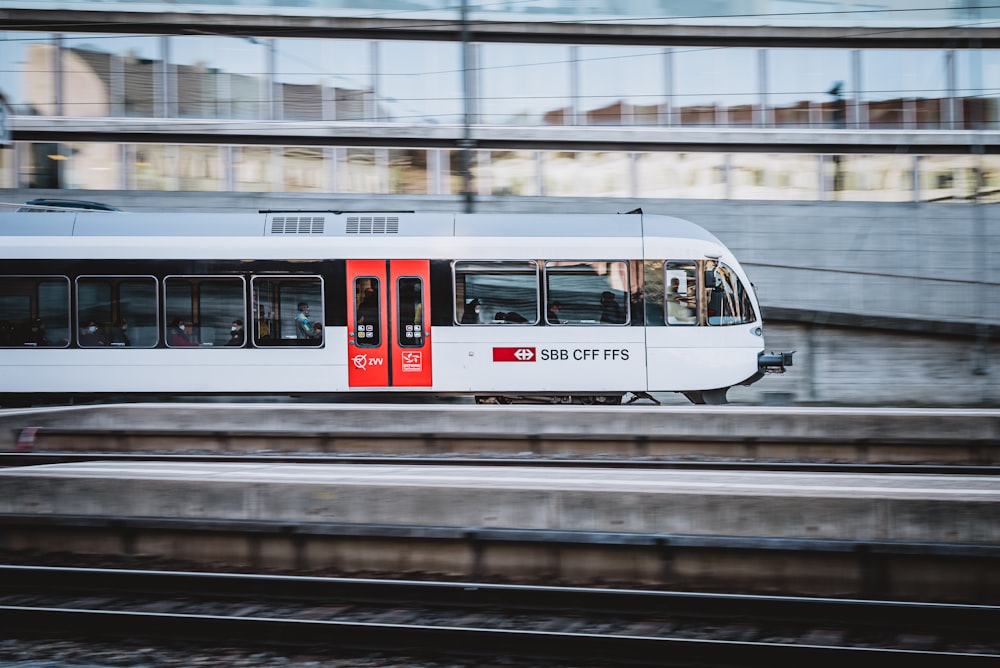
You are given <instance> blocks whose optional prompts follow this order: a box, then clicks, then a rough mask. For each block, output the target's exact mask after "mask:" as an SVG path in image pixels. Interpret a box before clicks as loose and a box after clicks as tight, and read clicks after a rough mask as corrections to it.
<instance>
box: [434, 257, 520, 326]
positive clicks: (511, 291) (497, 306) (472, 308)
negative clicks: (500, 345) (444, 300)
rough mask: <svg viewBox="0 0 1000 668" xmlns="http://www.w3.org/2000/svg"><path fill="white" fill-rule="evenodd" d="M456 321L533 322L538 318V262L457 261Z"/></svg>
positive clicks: (501, 323)
mask: <svg viewBox="0 0 1000 668" xmlns="http://www.w3.org/2000/svg"><path fill="white" fill-rule="evenodd" d="M454 272H455V322H458V323H460V324H463V325H477V324H483V323H486V324H494V325H508V324H514V325H534V324H535V323H537V322H538V263H537V262H534V261H510V262H499V261H498V262H491V261H486V262H456V263H455V265H454Z"/></svg>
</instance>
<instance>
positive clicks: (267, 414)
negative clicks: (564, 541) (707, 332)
mask: <svg viewBox="0 0 1000 668" xmlns="http://www.w3.org/2000/svg"><path fill="white" fill-rule="evenodd" d="M26 427H41V428H43V429H44V428H63V429H68V428H73V429H91V430H99V429H107V430H112V429H114V430H128V429H134V430H161V431H163V430H170V431H174V432H185V431H192V430H194V431H214V432H218V433H228V434H233V435H238V434H241V433H247V432H267V433H270V434H277V435H281V434H288V435H304V434H329V435H334V436H336V435H367V436H370V435H371V434H372V433H378V434H383V435H385V436H392V435H398V436H401V437H404V436H405V437H410V436H414V435H417V436H426V437H435V436H447V437H450V438H455V437H461V436H471V437H484V436H485V437H492V438H507V439H532V438H534V439H546V438H562V439H568V438H572V439H577V440H581V441H582V440H588V439H589V440H609V439H614V440H620V441H622V442H630V441H636V440H642V441H650V440H664V439H676V440H685V441H727V442H754V443H775V442H799V443H803V442H810V443H819V442H824V441H825V442H840V443H844V442H847V443H851V442H853V443H861V444H869V443H870V444H880V443H906V444H912V445H920V444H942V443H943V444H955V445H961V446H969V445H971V446H976V447H978V446H995V445H997V444H998V443H1000V410H996V409H981V410H979V409H894V408H805V407H760V406H651V405H630V406H613V407H598V406H477V405H441V404H388V403H385V404H374V405H373V404H364V405H359V404H335V403H334V404H304V403H293V404H274V403H162V404H161V403H152V404H148V403H147V404H117V405H115V404H112V405H94V406H74V407H52V408H30V409H6V410H0V448H3V447H5V446H6V447H7V448H8V449H14V447H15V445H16V441H17V438H18V435H19V434H20V433H21V430H23V429H24V428H26Z"/></svg>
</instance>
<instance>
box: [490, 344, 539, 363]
mask: <svg viewBox="0 0 1000 668" xmlns="http://www.w3.org/2000/svg"><path fill="white" fill-rule="evenodd" d="M535 359H536V356H535V349H534V348H525V347H521V348H494V349H493V361H494V362H534V361H535Z"/></svg>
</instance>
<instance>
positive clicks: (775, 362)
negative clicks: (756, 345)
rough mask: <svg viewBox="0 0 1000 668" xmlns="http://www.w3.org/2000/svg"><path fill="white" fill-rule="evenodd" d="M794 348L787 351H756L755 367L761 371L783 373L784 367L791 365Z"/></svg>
mask: <svg viewBox="0 0 1000 668" xmlns="http://www.w3.org/2000/svg"><path fill="white" fill-rule="evenodd" d="M794 354H795V351H794V350H790V351H787V352H780V353H775V352H770V353H764V352H760V353H757V369H758V370H759V371H760V372H761V373H785V369H786V367H790V366H792V355H794Z"/></svg>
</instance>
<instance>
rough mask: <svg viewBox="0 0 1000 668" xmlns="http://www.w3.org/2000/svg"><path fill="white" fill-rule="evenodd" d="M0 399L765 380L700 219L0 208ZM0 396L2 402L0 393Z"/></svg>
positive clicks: (526, 394)
mask: <svg viewBox="0 0 1000 668" xmlns="http://www.w3.org/2000/svg"><path fill="white" fill-rule="evenodd" d="M0 237H2V239H3V242H2V244H0V395H2V396H3V397H4V399H5V402H6V403H14V402H21V403H23V402H24V401H25V400H26V399H27V398H39V397H51V396H60V397H66V396H74V395H88V396H92V395H102V394H106V395H114V396H121V395H128V394H136V395H150V396H166V395H185V396H190V395H197V394H204V395H233V394H262V395H281V394H294V395H302V394H306V393H319V394H329V393H350V392H378V393H384V392H407V393H412V392H420V393H431V394H435V395H448V394H462V395H473V396H475V397H477V400H478V401H480V402H500V403H506V402H508V401H550V402H580V403H593V402H598V403H619V402H621V401H622V398H623V397H625V396H632V397H636V396H645V395H647V394H648V393H651V392H681V393H684V394H685V395H686V396H687V397H688V398H689V399H690V400H691V401H693V402H695V403H723V402H725V400H726V391H727V390H728V389H729V388H730V387H732V386H734V385H741V384H742V385H746V384H750V383H753V382H756V381H757V380H759V379H760V378H762V377H763V376H764V375H765V373H768V372H783V371H784V370H785V367H786V366H789V365H790V364H791V353H775V354H765V353H764V339H763V331H762V327H763V324H762V322H761V318H760V305H759V304H758V302H757V298H756V296H755V294H754V292H753V289H752V287H751V284H750V281H749V279H748V278H747V276H746V275H745V273H744V271H743V269H742V268H741V267H740V265H739V262H737V260H736V258H735V257H733V255H732V253H731V252H730V251H729V250H728V249H727V248H726V247H725V246H724V245H723V244H722V243H721V242H720V241H719V240H718V239H717V238H715V237H714V236H713V235H711V234H710V233H708V232H707V231H706V230H704V229H703V228H701V227H699V226H697V225H695V224H693V223H691V222H688V221H685V220H681V219H678V218H672V217H667V216H659V215H649V214H643V213H641V212H633V213H631V214H621V215H613V214H609V215H605V214H588V215H568V214H565V215H563V214H560V215H550V214H446V213H441V214H420V213H412V212H363V213H357V212H335V211H299V212H268V211H264V212H259V213H246V214H195V213H157V214H149V213H102V212H64V213H63V212H57V213H47V214H45V215H39V214H37V213H6V214H0ZM12 400H13V401H12Z"/></svg>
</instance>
